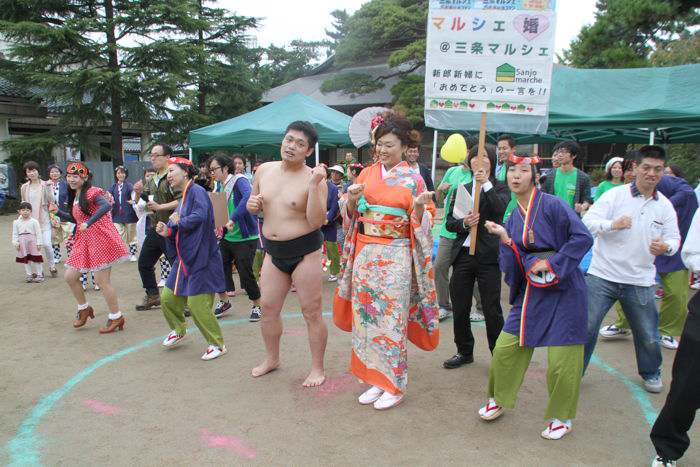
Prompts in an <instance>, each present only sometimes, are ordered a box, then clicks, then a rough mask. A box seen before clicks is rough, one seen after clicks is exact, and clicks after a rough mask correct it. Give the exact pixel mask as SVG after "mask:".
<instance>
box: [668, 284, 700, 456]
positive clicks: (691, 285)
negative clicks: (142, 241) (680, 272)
mask: <svg viewBox="0 0 700 467" xmlns="http://www.w3.org/2000/svg"><path fill="white" fill-rule="evenodd" d="M690 288H691V289H693V290H700V281H697V282H694V283H692V284H690ZM674 462H675V461H674ZM674 465H675V463H674Z"/></svg>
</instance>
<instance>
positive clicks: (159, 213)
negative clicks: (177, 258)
mask: <svg viewBox="0 0 700 467" xmlns="http://www.w3.org/2000/svg"><path fill="white" fill-rule="evenodd" d="M172 155H173V150H172V149H171V148H170V146H166V145H164V144H157V145H155V146H153V149H151V164H152V166H153V169H154V170H155V172H156V173H155V175H154V176H153V177H151V179H150V180H148V181H147V182H146V184H145V185H144V183H143V182H142V181H141V180H139V181H138V182H136V183H134V193H136V199H138V198H141V199H143V200H144V201H145V202H146V205H147V207H148V211H149V213H150V214H149V216H148V220H147V221H146V236H145V238H144V240H143V245H141V254H139V274H140V275H141V283H142V285H143V288H144V289H146V296H145V297H144V299H143V303H141V304H140V305H136V309H137V310H139V311H143V310H150V309H151V308H154V307H158V306H160V295H159V294H158V283H157V282H156V274H155V269H154V268H155V265H156V263H157V262H158V260H159V259H160V257H161V256H163V255H165V238H163V237H162V236H160V235H158V234H157V233H156V230H155V227H156V225H158V222H163V223H167V222H168V219H169V218H170V215H171V214H172V213H173V211H174V210H175V208H176V207H177V202H178V199H180V195H181V193H180V192H179V191H173V190H172V189H171V188H170V184H169V183H168V180H167V179H166V178H167V177H166V176H167V175H168V158H170V157H172Z"/></svg>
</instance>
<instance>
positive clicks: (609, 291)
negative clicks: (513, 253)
mask: <svg viewBox="0 0 700 467" xmlns="http://www.w3.org/2000/svg"><path fill="white" fill-rule="evenodd" d="M665 159H666V154H665V152H664V150H663V148H661V147H660V146H643V147H642V148H641V149H640V150H639V152H638V155H637V168H636V170H635V172H636V180H635V181H633V182H632V183H631V184H629V185H624V186H621V187H617V188H613V189H612V190H609V191H607V192H605V193H604V194H603V196H601V197H600V198H599V199H598V201H596V202H595V204H594V205H593V206H592V207H591V209H590V211H588V213H587V214H586V215H585V216H584V217H583V223H584V224H586V227H588V230H590V232H591V233H592V234H593V236H594V237H595V243H594V244H593V259H592V260H591V265H590V267H589V269H588V274H587V275H586V285H587V286H588V343H587V344H586V347H585V355H584V364H585V366H588V362H589V361H590V359H591V356H592V355H593V350H594V349H595V345H596V341H597V338H598V329H600V325H601V323H602V322H603V318H605V315H606V314H607V312H608V310H609V309H610V307H611V306H612V305H613V303H615V302H616V301H618V300H619V301H620V303H621V304H622V309H623V311H624V312H625V316H627V319H628V320H629V322H630V327H631V329H632V336H633V337H634V349H635V352H636V355H637V370H638V372H639V375H640V376H641V377H642V379H643V380H644V388H645V389H646V390H647V391H649V392H652V393H658V392H661V390H662V389H663V384H662V382H661V345H660V338H659V331H658V324H659V316H658V314H657V311H656V303H655V301H654V290H655V288H656V280H655V277H656V268H655V267H654V260H655V259H656V258H657V257H659V256H662V255H665V256H672V255H674V254H675V253H676V251H678V249H679V247H680V241H681V236H680V233H679V231H678V218H677V216H676V212H675V211H674V209H673V204H671V202H670V201H669V200H668V198H666V197H665V196H664V195H663V194H661V193H660V192H658V191H657V189H656V186H657V184H658V183H659V180H660V179H661V175H662V174H663V170H664V162H665Z"/></svg>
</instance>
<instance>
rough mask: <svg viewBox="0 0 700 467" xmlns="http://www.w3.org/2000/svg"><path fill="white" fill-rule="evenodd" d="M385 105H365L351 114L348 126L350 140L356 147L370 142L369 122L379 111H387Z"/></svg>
mask: <svg viewBox="0 0 700 467" xmlns="http://www.w3.org/2000/svg"><path fill="white" fill-rule="evenodd" d="M388 111H389V109H387V108H386V107H367V108H366V109H362V110H360V111H359V112H357V113H356V114H355V115H353V117H352V120H350V126H349V127H348V133H349V134H350V141H352V144H354V145H355V147H356V148H361V147H362V146H365V145H367V144H369V143H370V137H371V135H370V133H371V132H370V127H369V126H370V123H371V122H372V119H373V118H374V117H375V116H376V115H377V114H379V113H382V112H388Z"/></svg>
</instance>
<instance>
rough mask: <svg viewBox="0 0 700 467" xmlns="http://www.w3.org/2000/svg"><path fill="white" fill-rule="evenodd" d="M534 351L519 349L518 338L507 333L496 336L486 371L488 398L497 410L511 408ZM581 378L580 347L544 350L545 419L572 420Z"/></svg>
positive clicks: (559, 347)
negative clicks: (497, 407) (545, 375)
mask: <svg viewBox="0 0 700 467" xmlns="http://www.w3.org/2000/svg"><path fill="white" fill-rule="evenodd" d="M534 350H535V349H534V347H520V345H519V342H518V337H517V336H514V335H512V334H508V333H507V332H501V334H500V335H499V336H498V340H496V348H494V349H493V357H492V359H491V368H490V369H489V394H488V395H489V397H493V398H494V399H496V403H497V404H498V405H500V406H501V407H505V408H508V409H512V408H514V407H515V401H516V400H517V396H518V390H519V389H520V386H521V385H522V384H523V379H524V378H525V372H526V371H527V368H528V367H529V366H530V360H531V359H532V352H533V351H534ZM582 374H583V344H578V345H563V346H556V347H547V390H548V391H549V403H548V404H547V411H546V412H545V415H544V418H545V419H547V420H549V419H552V418H558V419H559V420H563V421H565V420H570V419H572V418H574V417H575V416H576V406H577V405H578V396H579V389H580V387H581V375H582Z"/></svg>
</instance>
